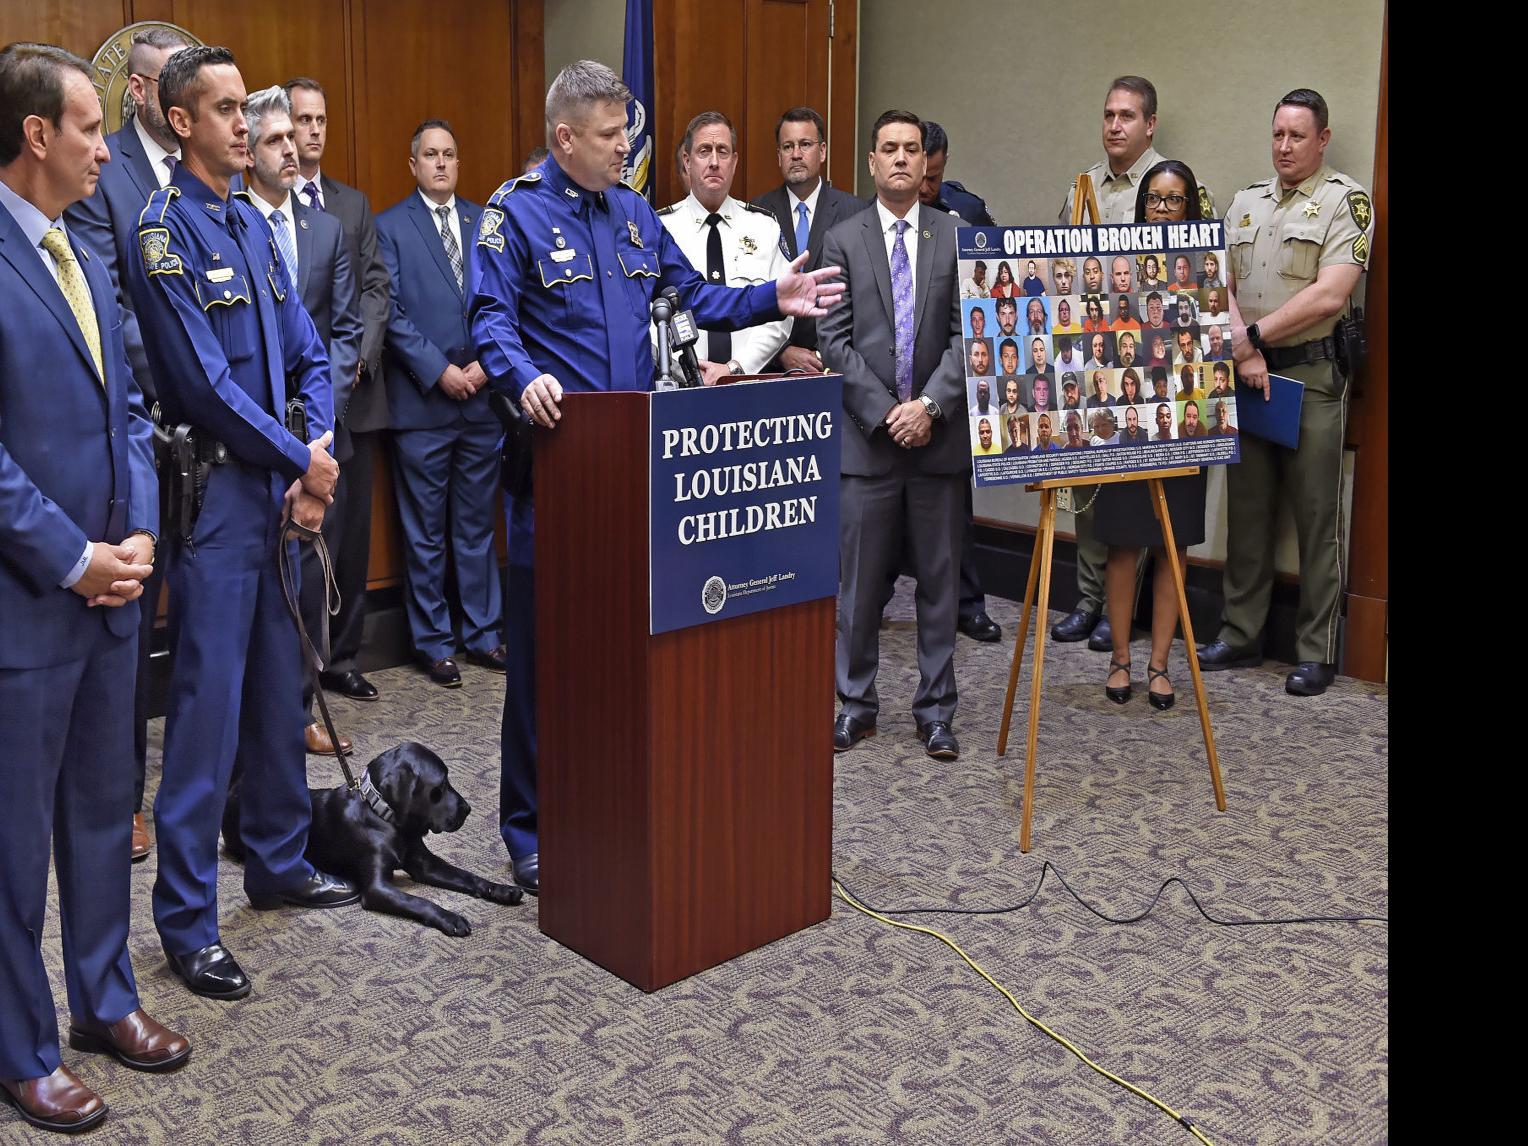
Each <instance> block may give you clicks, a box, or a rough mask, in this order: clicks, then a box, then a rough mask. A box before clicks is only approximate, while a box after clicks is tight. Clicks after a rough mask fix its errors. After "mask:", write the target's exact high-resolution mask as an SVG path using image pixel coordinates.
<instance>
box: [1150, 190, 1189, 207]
mask: <svg viewBox="0 0 1528 1146" xmlns="http://www.w3.org/2000/svg"><path fill="white" fill-rule="evenodd" d="M1187 202H1188V196H1187V195H1158V194H1157V193H1156V192H1155V191H1148V192H1146V206H1148V207H1171V208H1172V209H1173V210H1174V211H1176V210H1177V209H1178V208H1179V207H1181V206H1183V204H1185V203H1187Z"/></svg>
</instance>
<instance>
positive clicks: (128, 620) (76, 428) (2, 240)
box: [0, 208, 159, 669]
mask: <svg viewBox="0 0 1528 1146" xmlns="http://www.w3.org/2000/svg"><path fill="white" fill-rule="evenodd" d="M70 238H71V241H72V244H73V247H74V251H75V257H76V258H77V259H78V260H79V265H80V267H81V269H82V270H83V271H84V273H85V279H86V282H87V283H89V285H90V293H91V297H92V300H93V302H94V304H95V315H96V324H97V326H98V327H99V328H100V333H101V357H102V360H103V362H104V365H105V369H106V379H105V385H104V387H103V385H102V382H101V379H100V378H99V377H98V376H97V374H96V370H95V364H94V363H93V362H92V360H91V357H90V351H89V349H88V348H87V347H86V345H85V339H84V336H83V335H82V334H81V333H80V327H79V323H78V322H77V321H76V320H75V317H74V313H73V312H72V311H71V310H70V309H69V304H68V303H67V302H65V301H64V295H63V292H62V291H61V290H60V289H59V287H58V284H57V283H56V282H55V281H54V280H53V276H52V275H50V274H49V273H48V269H47V268H46V267H45V266H44V265H43V263H42V260H41V259H40V258H38V256H37V252H36V251H35V250H34V248H33V247H32V245H31V244H30V243H29V242H28V241H27V238H26V236H25V235H24V234H23V233H22V231H21V228H20V227H18V226H17V225H16V222H15V220H14V219H13V218H12V217H11V213H10V212H9V211H7V210H5V209H4V208H0V633H4V634H5V639H4V640H3V641H0V669H16V668H40V667H44V666H47V665H54V664H61V663H63V662H65V661H68V660H72V659H75V658H77V657H81V656H84V655H85V654H86V653H87V652H88V651H89V649H90V646H91V643H92V641H93V640H95V639H96V636H97V634H98V633H99V632H100V626H101V625H103V624H104V625H106V626H107V628H108V629H110V630H111V632H113V633H114V634H116V635H117V636H119V637H128V636H131V635H132V634H133V633H134V632H136V631H137V627H138V605H137V602H134V603H132V604H129V605H125V606H123V607H122V608H117V609H110V608H96V609H91V608H88V607H87V606H86V604H85V599H84V598H83V597H81V596H80V595H79V594H77V593H75V592H74V591H73V590H70V589H60V588H59V585H58V583H59V582H60V581H62V580H63V579H64V578H65V577H66V576H68V574H69V572H70V570H71V569H73V568H74V565H75V563H76V562H77V561H78V560H79V557H80V553H81V552H82V551H83V550H84V548H85V542H86V541H106V542H110V543H112V544H115V543H117V542H119V541H121V540H122V539H123V538H124V537H126V536H127V535H128V534H129V533H131V532H132V531H133V530H135V529H147V530H149V531H150V532H152V533H158V531H159V501H158V489H159V486H158V482H157V481H156V480H155V476H154V457H153V452H152V447H151V446H150V442H149V436H150V432H151V431H150V427H149V423H148V418H147V416H146V415H145V413H144V409H143V396H142V394H141V393H139V390H138V386H137V384H136V383H135V382H134V381H133V376H132V374H131V372H130V371H129V370H128V365H127V355H126V352H125V350H124V348H123V343H122V324H121V321H120V318H119V316H120V314H121V308H120V307H119V306H118V304H117V300H116V294H115V292H114V290H113V289H112V283H111V280H110V279H109V278H108V277H107V273H106V269H105V267H104V266H103V265H102V259H100V258H96V257H92V256H91V253H90V250H91V249H90V247H89V246H88V245H87V244H84V243H82V242H81V241H80V239H79V237H78V236H74V235H71V236H70Z"/></svg>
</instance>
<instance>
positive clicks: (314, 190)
mask: <svg viewBox="0 0 1528 1146" xmlns="http://www.w3.org/2000/svg"><path fill="white" fill-rule="evenodd" d="M302 193H303V194H304V195H306V196H307V197H308V206H309V207H311V208H312V209H313V210H315V211H322V210H323V209H324V205H323V203H321V202H320V201H319V198H318V184H317V183H309V184H308V185H307V186H306V187H304V188H303V189H302Z"/></svg>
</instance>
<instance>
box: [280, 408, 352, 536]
mask: <svg viewBox="0 0 1528 1146" xmlns="http://www.w3.org/2000/svg"><path fill="white" fill-rule="evenodd" d="M333 441H334V431H333V430H325V431H324V433H323V435H322V436H321V437H318V438H315V439H314V440H313V441H311V442H309V443H308V472H307V473H305V474H303V475H302V477H300V478H298V479H297V480H296V481H294V482H293V483H292V484H291V485H290V486H288V487H287V491H286V499H285V501H286V504H285V509H284V511H283V516H282V521H283V523H284V522H286V521H287V520H291V521H294V522H296V523H297V524H298V525H300V526H302V528H303V529H306V530H311V531H312V532H314V533H317V532H318V530H319V528H320V527H321V526H322V525H323V524H324V508H325V507H326V506H329V505H332V504H333V503H334V484H335V482H337V481H338V480H339V476H340V464H339V462H337V461H335V460H334V457H333V455H331V454H330V453H329V443H331V442H333Z"/></svg>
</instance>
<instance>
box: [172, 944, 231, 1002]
mask: <svg viewBox="0 0 1528 1146" xmlns="http://www.w3.org/2000/svg"><path fill="white" fill-rule="evenodd" d="M164 957H165V961H166V962H167V963H169V964H170V970H172V971H174V972H175V975H176V977H177V978H178V979H180V981H181V982H182V983H184V984H185V985H186V986H187V987H188V988H189V989H190V990H191V992H192V993H193V994H197V995H201V996H202V997H203V998H207V999H242V998H243V997H244V996H245V995H247V994H249V988H250V982H249V976H248V975H246V974H245V973H244V968H242V967H240V966H239V964H238V961H237V960H236V959H235V958H234V957H233V956H232V955H230V954H229V953H228V950H227V948H225V947H224V946H223V945H222V944H221V943H214V944H212V945H211V946H209V947H202V948H200V949H198V950H196V951H188V952H186V954H184V955H172V954H170V949H169V948H168V947H167V948H165V953H164Z"/></svg>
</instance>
